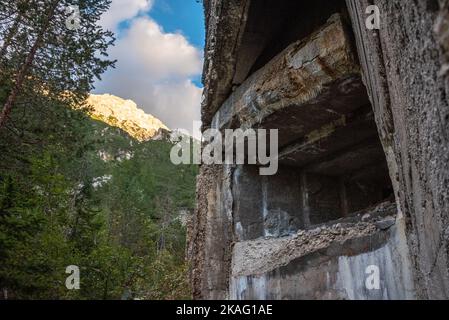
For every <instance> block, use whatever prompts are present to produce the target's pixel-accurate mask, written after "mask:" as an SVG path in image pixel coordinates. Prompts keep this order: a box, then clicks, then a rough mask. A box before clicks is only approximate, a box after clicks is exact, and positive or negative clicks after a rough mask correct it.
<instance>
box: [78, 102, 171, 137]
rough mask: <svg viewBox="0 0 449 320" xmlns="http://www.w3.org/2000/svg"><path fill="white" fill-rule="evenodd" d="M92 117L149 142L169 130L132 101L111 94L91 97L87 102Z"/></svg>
mask: <svg viewBox="0 0 449 320" xmlns="http://www.w3.org/2000/svg"><path fill="white" fill-rule="evenodd" d="M86 103H87V105H88V106H90V107H91V108H90V111H89V112H90V114H91V117H92V118H94V119H96V120H100V121H103V122H105V123H107V124H109V125H111V126H114V127H118V128H120V129H122V130H124V131H126V132H127V133H128V134H129V135H130V136H132V137H133V138H135V139H137V140H139V141H147V140H150V139H152V138H153V137H155V136H156V135H157V134H159V133H160V132H163V131H165V132H168V131H169V129H168V128H167V126H165V125H164V124H163V123H162V121H160V120H159V119H157V118H155V117H153V116H152V115H150V114H147V113H145V112H144V111H143V110H142V109H140V108H139V107H138V106H137V104H136V103H135V102H134V101H132V100H125V99H122V98H119V97H116V96H113V95H110V94H103V95H94V94H92V95H90V96H89V98H88V99H87V101H86Z"/></svg>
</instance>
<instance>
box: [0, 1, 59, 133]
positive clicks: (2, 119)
mask: <svg viewBox="0 0 449 320" xmlns="http://www.w3.org/2000/svg"><path fill="white" fill-rule="evenodd" d="M58 3H59V1H55V2H54V4H53V5H52V6H51V8H50V10H49V12H48V14H47V19H46V21H45V22H44V25H43V27H42V29H41V30H40V32H39V34H38V36H37V38H36V41H35V42H34V44H33V46H32V47H31V50H30V52H29V53H28V55H27V57H26V60H25V63H24V64H23V65H22V67H21V68H20V71H19V73H18V74H17V76H16V79H15V81H14V82H15V83H14V87H13V89H12V91H11V92H10V94H9V96H8V98H7V99H6V102H5V104H4V105H3V110H2V112H1V114H0V129H2V128H3V127H4V126H5V124H6V122H7V119H8V117H9V115H10V114H11V111H12V108H13V106H14V103H15V102H16V99H17V96H18V95H19V93H20V91H21V90H22V86H23V82H24V80H25V77H26V76H27V74H28V71H29V70H30V67H31V66H32V64H33V61H34V57H35V55H36V52H37V50H38V49H39V48H40V46H41V45H42V40H43V37H44V34H45V32H47V29H48V27H49V25H50V21H51V19H52V18H53V16H54V13H55V11H56V8H57V6H58ZM55 58H56V57H55Z"/></svg>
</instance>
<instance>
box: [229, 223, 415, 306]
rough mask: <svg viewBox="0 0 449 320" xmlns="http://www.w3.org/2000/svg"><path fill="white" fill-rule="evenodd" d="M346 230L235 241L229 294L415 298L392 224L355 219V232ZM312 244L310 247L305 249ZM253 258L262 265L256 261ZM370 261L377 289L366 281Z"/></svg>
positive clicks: (403, 250) (404, 250) (401, 237)
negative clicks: (384, 225) (388, 226)
mask: <svg viewBox="0 0 449 320" xmlns="http://www.w3.org/2000/svg"><path fill="white" fill-rule="evenodd" d="M346 230H349V229H345V228H344V227H340V228H339V227H333V228H331V229H329V230H326V229H323V230H320V231H314V232H315V233H317V234H314V235H313V237H310V242H307V243H304V240H303V239H302V238H308V235H307V233H305V232H301V233H300V234H298V235H297V236H296V237H291V238H285V239H273V240H271V241H268V240H265V241H259V242H254V241H253V242H252V243H251V242H250V243H239V244H237V245H236V247H234V259H233V260H234V262H233V270H232V271H233V275H232V276H231V282H230V298H231V299H239V300H242V299H243V300H245V299H256V300H259V299H260V300H263V299H308V300H310V299H332V300H335V299H338V300H347V299H350V300H379V299H380V300H382V299H384V300H388V299H414V297H415V296H414V287H413V278H412V275H411V273H410V265H409V261H408V259H407V257H408V252H407V246H406V243H405V238H404V234H400V232H399V231H398V229H397V228H396V227H392V228H391V229H390V230H387V231H379V230H377V229H376V228H375V227H373V226H371V225H369V224H367V223H366V224H360V225H359V226H358V227H357V229H355V230H356V231H354V229H350V230H351V231H352V232H357V236H356V237H354V234H349V233H345V231H346ZM309 236H310V232H309ZM329 240H330V241H329ZM312 241H313V242H312ZM367 243H369V245H368V246H367ZM311 246H314V248H313V250H310V253H308V251H307V248H308V247H311ZM300 248H301V249H303V250H302V252H299V251H300V250H299V249H300ZM273 256H274V258H273ZM240 259H244V260H245V261H242V260H240ZM254 260H257V261H265V264H263V265H259V266H258V265H257V263H255V261H254ZM270 263H271V265H270ZM277 265H278V266H277ZM371 265H375V266H379V268H380V269H379V275H380V288H381V289H379V290H368V289H367V288H366V286H365V282H366V279H367V273H366V271H367V267H368V266H371ZM255 266H256V267H258V268H256V270H254V269H253V268H254V267H255Z"/></svg>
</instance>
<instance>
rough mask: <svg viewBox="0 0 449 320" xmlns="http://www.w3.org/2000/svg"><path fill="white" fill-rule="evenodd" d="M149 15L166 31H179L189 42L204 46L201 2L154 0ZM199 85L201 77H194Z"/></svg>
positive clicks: (200, 46) (192, 0)
mask: <svg viewBox="0 0 449 320" xmlns="http://www.w3.org/2000/svg"><path fill="white" fill-rule="evenodd" d="M150 16H151V17H152V18H153V19H154V20H156V21H157V22H158V23H159V24H160V25H161V26H162V27H163V28H164V30H165V31H166V32H177V31H179V32H181V33H182V34H184V35H185V36H186V38H187V39H188V40H189V42H190V43H191V44H193V45H194V46H196V47H197V48H200V49H201V50H203V48H204V38H205V30H204V13H203V7H202V3H198V2H197V1H195V0H156V1H155V3H154V5H153V9H152V11H151V12H150ZM194 82H195V84H197V85H198V86H201V77H200V76H197V77H196V78H195V79H194Z"/></svg>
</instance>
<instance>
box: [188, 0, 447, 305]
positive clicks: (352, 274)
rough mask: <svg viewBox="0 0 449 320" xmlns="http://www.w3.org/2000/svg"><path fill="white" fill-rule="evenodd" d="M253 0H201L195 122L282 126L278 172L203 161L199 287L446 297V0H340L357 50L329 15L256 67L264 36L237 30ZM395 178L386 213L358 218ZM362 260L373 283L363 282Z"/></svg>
mask: <svg viewBox="0 0 449 320" xmlns="http://www.w3.org/2000/svg"><path fill="white" fill-rule="evenodd" d="M251 3H253V1H250V0H246V1H244V0H241V1H238V0H230V1H223V0H208V1H207V0H206V1H205V8H206V15H207V17H208V18H207V27H208V28H207V29H208V32H207V46H206V53H205V55H206V63H205V70H204V84H205V99H204V101H203V106H202V109H203V128H208V127H211V126H213V127H216V128H222V129H223V128H238V127H241V126H243V127H254V126H255V127H262V128H279V129H280V130H281V132H280V137H281V159H280V160H281V167H280V173H279V175H277V176H275V177H268V178H267V177H259V176H257V174H253V173H252V171H257V170H256V169H255V168H251V167H236V168H231V167H228V166H202V168H201V174H200V177H199V180H198V187H197V188H198V208H197V211H196V214H195V217H194V221H193V223H192V224H191V228H190V230H189V247H188V250H189V251H188V254H189V256H191V257H192V281H193V285H194V296H195V298H206V299H217V298H238V299H247V298H253V299H267V298H274V299H278V298H286V299H299V298H306V299H413V298H430V299H435V298H449V269H448V268H449V264H448V262H449V260H448V253H449V208H448V206H449V191H448V185H449V150H448V147H449V105H448V98H447V97H448V94H449V76H448V74H449V67H448V65H449V47H448V43H449V41H448V38H449V31H448V30H449V27H448V26H449V13H448V10H449V1H448V0H439V1H437V0H429V1H420V0H413V1H409V0H407V1H405V0H389V1H387V0H374V1H368V0H346V3H347V7H348V11H349V13H350V17H351V21H352V26H353V32H354V35H355V42H356V47H357V51H358V56H359V58H360V59H359V60H360V61H357V58H356V55H357V54H354V52H355V51H354V52H353V49H354V47H355V46H354V45H353V43H352V37H351V35H350V34H348V33H347V32H340V31H341V30H345V25H344V23H343V24H341V23H338V22H337V23H335V20H330V21H329V22H328V23H327V24H325V26H324V27H322V28H321V29H319V30H318V32H316V33H314V34H313V35H311V36H307V37H306V38H304V39H302V40H300V39H292V41H293V43H292V45H291V46H288V47H287V48H285V49H284V48H280V49H282V51H280V53H279V54H278V55H276V56H275V57H274V58H273V59H271V61H269V62H268V63H267V64H266V65H260V66H258V65H257V64H258V63H260V61H262V60H263V59H265V58H266V57H265V58H264V57H262V58H261V59H258V60H259V62H257V61H256V60H257V57H256V56H252V55H253V54H254V52H257V53H260V52H262V50H263V51H264V52H271V54H272V51H273V50H274V48H265V49H262V48H255V47H254V46H253V44H249V47H248V46H247V47H245V44H243V45H242V41H243V40H244V39H248V34H245V32H246V33H247V32H248V29H247V22H248V21H250V23H249V25H250V28H249V29H251V28H253V27H254V26H255V25H257V24H255V23H254V21H252V20H251V19H255V18H257V17H249V16H248V14H249V13H250V12H253V11H254V8H253V9H251ZM260 3H261V2H259V4H260ZM269 3H270V1H269V0H264V2H263V5H264V6H267V4H269ZM281 3H283V1H281ZM373 3H374V4H376V5H377V6H378V7H379V8H380V11H381V29H380V30H374V31H370V30H368V29H366V27H365V19H366V17H367V15H366V13H365V9H366V7H367V6H368V5H371V4H373ZM273 5H276V2H275V1H273ZM277 5H280V4H277ZM310 5H311V7H313V4H310ZM267 8H268V7H267ZM267 8H265V9H267ZM304 8H307V6H304ZM256 11H257V10H256ZM325 12H326V14H327V11H325ZM280 16H282V14H281V15H280ZM343 16H344V15H343ZM315 18H317V17H315ZM315 18H314V19H315ZM321 19H322V18H321ZM319 20H320V18H317V19H316V21H319ZM324 21H326V20H324ZM278 22H279V21H278ZM312 25H313V24H311V26H312ZM337 25H343V27H342V28H340V27H338V26H337ZM280 26H282V24H277V25H276V28H279V27H280ZM336 26H337V27H336ZM259 27H260V26H259ZM309 27H310V26H309ZM313 28H315V29H316V28H317V26H316V25H313ZM249 31H251V30H249ZM259 31H260V30H259ZM262 34H263V32H262V33H258V35H259V36H260V35H262ZM267 34H268V33H267ZM296 34H300V33H296ZM307 34H310V30H308V31H307ZM326 34H328V35H329V36H328V37H326ZM330 35H332V36H330ZM323 39H327V40H326V41H324V42H320V41H322V40H323ZM270 41H273V40H270ZM270 41H268V40H267V39H264V42H263V43H264V44H265V45H266V44H269V43H270ZM261 43H262V42H261ZM242 48H243V49H242ZM242 50H243V51H242ZM262 55H263V54H262ZM242 56H244V57H245V59H247V61H251V62H254V61H256V62H255V65H256V66H257V68H249V67H248V66H245V67H244V68H242V63H240V64H239V63H238V61H237V59H238V58H239V57H242ZM267 57H270V54H268V55H267ZM318 58H319V59H318ZM322 61H324V62H325V63H324V64H323V63H319V62H322ZM239 66H240V67H239ZM360 70H361V74H360ZM253 71H254V72H253ZM246 74H249V78H247V79H245V75H246ZM236 79H238V82H239V86H238V87H234V88H233V84H234V81H236ZM362 80H363V83H362ZM240 82H242V83H241V85H240ZM363 84H364V85H363ZM368 97H369V99H368ZM217 111H218V112H217ZM374 120H375V122H374ZM379 138H380V142H379ZM382 151H383V152H382ZM385 160H386V161H385ZM252 169H254V170H252ZM387 171H388V172H387ZM388 173H389V177H390V178H391V179H389V177H388ZM387 180H388V181H387ZM391 184H392V185H393V189H394V196H395V198H396V204H394V205H393V208H394V213H391V212H390V213H389V215H390V214H391V215H392V216H393V217H395V218H392V217H387V218H385V217H383V218H382V217H374V218H373V217H371V215H368V218H365V215H364V213H366V212H367V210H368V206H370V205H372V204H376V203H378V202H379V201H380V200H385V196H386V192H387V193H388V190H389V189H388V188H391ZM316 185H320V187H319V188H317V187H316ZM355 210H362V211H361V213H359V214H358V215H355V216H354V213H353V212H354V211H355ZM361 216H363V218H362V217H361ZM341 217H342V218H341ZM338 218H341V220H339V221H333V222H329V220H333V219H338ZM354 219H355V220H354ZM392 220H395V223H394V222H391V221H392ZM321 223H324V226H323V227H322V228H320V229H316V230H310V229H311V228H316V224H321ZM314 225H315V226H314ZM312 226H314V227H312ZM409 257H410V259H409ZM369 264H376V265H378V266H379V267H380V269H381V282H382V285H381V287H382V290H380V291H367V290H366V288H365V286H364V282H365V281H364V280H365V279H366V274H365V269H366V267H367V265H369Z"/></svg>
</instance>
